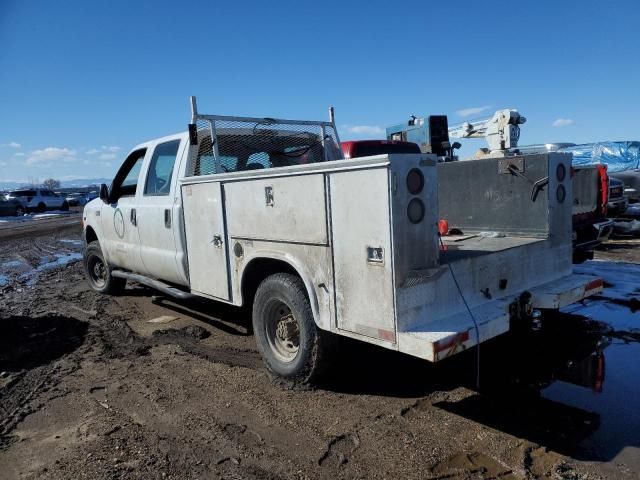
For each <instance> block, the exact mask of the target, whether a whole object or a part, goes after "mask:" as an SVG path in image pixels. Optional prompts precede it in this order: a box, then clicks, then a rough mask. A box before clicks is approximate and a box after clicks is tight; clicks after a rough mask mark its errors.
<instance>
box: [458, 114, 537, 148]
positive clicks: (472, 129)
mask: <svg viewBox="0 0 640 480" xmlns="http://www.w3.org/2000/svg"><path fill="white" fill-rule="evenodd" d="M526 121H527V119H526V118H525V117H524V116H522V115H520V113H519V112H518V111H517V110H514V109H505V110H498V111H497V112H495V113H494V114H493V116H492V117H491V118H486V119H482V120H478V121H474V122H464V123H461V124H458V125H454V126H452V127H451V128H449V137H450V138H484V139H486V140H487V144H488V146H489V150H490V151H491V152H492V153H493V152H495V151H499V150H510V149H513V148H516V147H517V146H518V139H519V138H520V125H522V124H523V123H525V122H526Z"/></svg>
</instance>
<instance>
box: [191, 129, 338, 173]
mask: <svg viewBox="0 0 640 480" xmlns="http://www.w3.org/2000/svg"><path fill="white" fill-rule="evenodd" d="M196 129H197V133H198V144H197V145H193V146H192V147H191V148H192V149H193V150H192V151H191V155H190V158H191V160H190V164H189V166H188V168H187V176H200V175H209V174H212V173H222V172H237V171H246V170H258V169H264V168H271V167H284V166H289V165H301V164H306V163H316V162H324V161H326V160H337V159H340V158H342V152H341V151H340V147H339V145H338V137H337V135H336V132H335V130H334V127H333V126H332V125H331V124H327V123H321V122H318V123H312V122H309V123H295V122H286V123H283V122H278V121H277V120H270V119H259V120H253V119H238V118H232V119H229V118H216V117H200V118H197V119H196Z"/></svg>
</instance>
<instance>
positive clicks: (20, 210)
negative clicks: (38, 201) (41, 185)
mask: <svg viewBox="0 0 640 480" xmlns="http://www.w3.org/2000/svg"><path fill="white" fill-rule="evenodd" d="M23 215H24V207H22V206H17V207H16V217H22V216H23Z"/></svg>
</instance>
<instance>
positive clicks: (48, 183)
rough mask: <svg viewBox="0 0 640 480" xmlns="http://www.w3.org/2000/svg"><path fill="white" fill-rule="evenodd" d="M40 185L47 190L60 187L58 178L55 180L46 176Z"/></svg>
mask: <svg viewBox="0 0 640 480" xmlns="http://www.w3.org/2000/svg"><path fill="white" fill-rule="evenodd" d="M42 185H43V186H44V187H45V188H48V189H49V190H55V189H56V188H60V180H56V179H55V178H47V179H46V180H45V181H44V182H42Z"/></svg>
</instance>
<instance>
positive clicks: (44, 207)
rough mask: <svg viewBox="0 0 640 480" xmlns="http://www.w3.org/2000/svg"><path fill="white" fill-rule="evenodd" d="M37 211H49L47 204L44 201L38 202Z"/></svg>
mask: <svg viewBox="0 0 640 480" xmlns="http://www.w3.org/2000/svg"><path fill="white" fill-rule="evenodd" d="M36 211H38V212H40V213H42V212H46V211H47V206H46V205H45V204H44V203H42V202H40V203H39V204H38V206H37V207H36Z"/></svg>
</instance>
